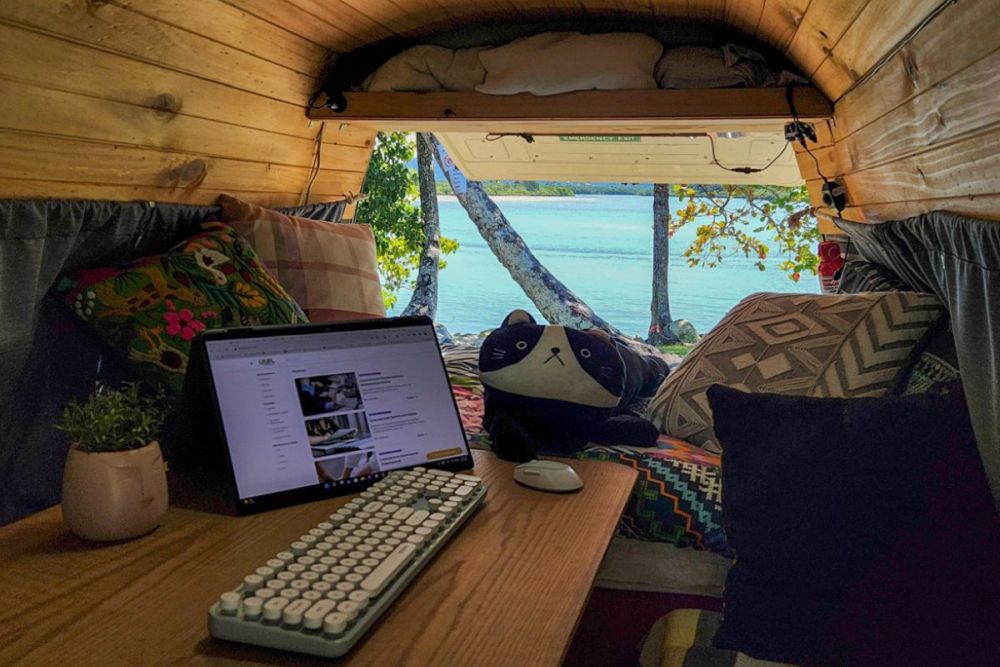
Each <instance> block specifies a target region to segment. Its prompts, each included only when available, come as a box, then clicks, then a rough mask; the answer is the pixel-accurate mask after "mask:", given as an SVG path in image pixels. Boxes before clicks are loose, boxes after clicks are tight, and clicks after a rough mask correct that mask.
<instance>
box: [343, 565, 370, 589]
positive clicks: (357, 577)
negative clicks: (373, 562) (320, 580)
mask: <svg viewBox="0 0 1000 667" xmlns="http://www.w3.org/2000/svg"><path fill="white" fill-rule="evenodd" d="M358 567H364V565H359V566H358ZM344 579H345V580H347V581H349V582H350V583H352V584H360V583H361V582H362V581H364V580H365V578H364V575H361V574H358V573H357V572H351V573H350V574H347V575H344ZM337 585H338V586H339V585H340V584H337Z"/></svg>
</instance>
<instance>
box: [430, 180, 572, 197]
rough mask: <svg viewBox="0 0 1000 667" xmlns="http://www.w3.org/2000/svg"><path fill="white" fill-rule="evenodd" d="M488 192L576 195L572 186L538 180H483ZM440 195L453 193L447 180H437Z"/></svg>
mask: <svg viewBox="0 0 1000 667" xmlns="http://www.w3.org/2000/svg"><path fill="white" fill-rule="evenodd" d="M482 184H483V189H484V190H486V194H488V195H490V196H493V197H502V196H510V195H517V196H527V197H532V196H535V197H573V196H575V195H576V192H574V189H573V187H572V186H568V185H544V184H540V183H539V182H538V181H482ZM437 192H438V194H439V195H450V194H453V193H452V190H451V185H449V184H448V181H447V180H440V181H437Z"/></svg>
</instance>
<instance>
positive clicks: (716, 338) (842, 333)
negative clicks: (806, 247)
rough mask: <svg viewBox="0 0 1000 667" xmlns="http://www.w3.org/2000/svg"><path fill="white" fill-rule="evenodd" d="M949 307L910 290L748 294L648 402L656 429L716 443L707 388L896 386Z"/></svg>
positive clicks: (877, 391)
mask: <svg viewBox="0 0 1000 667" xmlns="http://www.w3.org/2000/svg"><path fill="white" fill-rule="evenodd" d="M944 315H945V309H944V307H943V306H942V305H941V302H940V301H938V300H937V298H936V297H934V296H932V295H930V294H918V293H915V292H882V293H866V294H851V295H816V294H771V293H761V294H753V295H751V296H749V297H747V298H746V299H744V300H743V301H741V302H740V303H739V304H737V306H736V307H735V308H733V309H732V310H731V311H729V313H728V314H727V315H726V316H725V317H724V318H723V319H722V321H721V322H719V324H718V325H717V326H716V327H715V328H714V329H712V331H711V332H710V333H709V334H708V335H706V336H705V337H704V338H702V339H701V341H699V343H698V344H697V345H696V346H695V348H694V349H693V350H692V351H691V352H690V353H689V354H688V355H687V357H685V358H684V361H682V362H681V364H680V365H679V366H678V367H677V368H676V369H675V370H674V371H673V372H672V373H671V374H670V375H669V376H668V377H667V379H666V380H664V382H663V384H661V385H660V388H659V390H658V391H657V393H656V396H655V397H654V398H653V400H652V401H650V403H649V405H648V406H647V408H646V413H647V415H646V416H647V417H648V418H649V419H650V420H651V421H652V422H653V423H654V424H656V425H657V426H658V427H659V429H660V432H661V433H665V434H667V435H671V436H674V437H676V438H681V439H683V440H687V441H688V442H691V443H693V444H696V445H699V446H701V447H704V448H706V449H709V450H711V451H716V452H718V451H721V448H720V446H719V443H718V440H717V439H716V437H715V432H714V430H713V428H712V426H713V422H712V409H711V407H710V406H709V404H708V398H707V396H706V390H707V389H708V388H709V387H710V386H711V385H713V384H716V383H718V384H722V385H725V386H727V387H733V388H735V389H740V390H743V391H747V392H769V393H777V394H797V395H802V396H817V397H837V398H859V397H878V396H886V395H888V394H890V393H893V392H895V391H896V389H897V387H898V385H899V384H900V383H901V382H902V380H903V378H904V377H905V371H907V370H908V369H909V368H910V366H911V365H912V363H913V360H914V359H915V353H916V352H917V351H918V350H919V349H920V345H921V342H922V341H923V339H924V337H925V336H926V335H927V333H928V331H929V330H930V329H931V328H932V327H933V326H934V325H935V324H937V323H938V321H939V320H940V319H941V318H942V317H943V316H944Z"/></svg>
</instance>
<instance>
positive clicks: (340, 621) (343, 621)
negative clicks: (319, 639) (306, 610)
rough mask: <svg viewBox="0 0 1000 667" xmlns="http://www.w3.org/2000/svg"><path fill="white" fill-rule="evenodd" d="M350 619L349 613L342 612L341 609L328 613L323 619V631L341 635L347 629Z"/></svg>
mask: <svg viewBox="0 0 1000 667" xmlns="http://www.w3.org/2000/svg"><path fill="white" fill-rule="evenodd" d="M348 620H349V619H348V618H347V614H342V613H341V612H339V611H335V612H333V613H332V614H327V615H326V617H325V618H324V619H323V632H325V633H327V634H331V635H339V634H340V633H341V632H343V631H344V630H346V629H347V621H348Z"/></svg>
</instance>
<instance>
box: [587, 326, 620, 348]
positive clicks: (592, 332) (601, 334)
mask: <svg viewBox="0 0 1000 667" xmlns="http://www.w3.org/2000/svg"><path fill="white" fill-rule="evenodd" d="M583 333H585V334H587V335H588V336H593V337H595V338H600V339H601V340H603V341H604V342H605V343H607V344H608V345H614V343H613V342H612V341H611V334H609V333H608V332H607V331H605V330H604V329H587V330H586V331H584V332H583Z"/></svg>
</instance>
